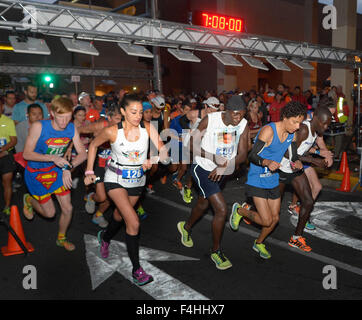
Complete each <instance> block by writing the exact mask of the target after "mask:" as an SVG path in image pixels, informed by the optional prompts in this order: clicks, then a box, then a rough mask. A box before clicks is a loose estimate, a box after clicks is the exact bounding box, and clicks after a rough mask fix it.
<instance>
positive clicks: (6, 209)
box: [3, 207, 10, 216]
mask: <svg viewBox="0 0 362 320" xmlns="http://www.w3.org/2000/svg"><path fill="white" fill-rule="evenodd" d="M3 213H5V214H6V215H8V216H10V207H5V208H4V209H3Z"/></svg>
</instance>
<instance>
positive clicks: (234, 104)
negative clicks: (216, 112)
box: [226, 95, 246, 111]
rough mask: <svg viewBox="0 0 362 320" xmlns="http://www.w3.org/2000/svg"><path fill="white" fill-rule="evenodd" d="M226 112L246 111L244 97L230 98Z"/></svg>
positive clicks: (235, 96)
mask: <svg viewBox="0 0 362 320" xmlns="http://www.w3.org/2000/svg"><path fill="white" fill-rule="evenodd" d="M226 110H232V111H240V110H246V104H245V101H244V99H243V98H242V96H240V95H234V96H232V97H230V99H229V100H228V102H227V104H226Z"/></svg>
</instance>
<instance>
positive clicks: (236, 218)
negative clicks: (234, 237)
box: [229, 202, 243, 231]
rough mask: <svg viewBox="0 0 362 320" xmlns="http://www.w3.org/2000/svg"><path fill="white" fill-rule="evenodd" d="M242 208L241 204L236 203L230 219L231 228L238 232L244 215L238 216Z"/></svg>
mask: <svg viewBox="0 0 362 320" xmlns="http://www.w3.org/2000/svg"><path fill="white" fill-rule="evenodd" d="M239 208H241V205H240V203H237V202H235V203H234V204H233V207H232V209H231V215H230V219H229V224H230V228H231V229H233V230H234V231H236V230H238V228H239V224H240V220H241V219H242V217H243V216H242V215H240V214H238V209H239Z"/></svg>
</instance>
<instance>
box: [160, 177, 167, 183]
mask: <svg viewBox="0 0 362 320" xmlns="http://www.w3.org/2000/svg"><path fill="white" fill-rule="evenodd" d="M160 181H161V183H162V184H166V182H167V176H163V177H162V178H161V179H160Z"/></svg>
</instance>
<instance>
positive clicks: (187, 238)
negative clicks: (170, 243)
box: [177, 221, 194, 248]
mask: <svg viewBox="0 0 362 320" xmlns="http://www.w3.org/2000/svg"><path fill="white" fill-rule="evenodd" d="M177 229H178V231H179V232H180V233H181V243H182V244H183V245H184V246H185V247H188V248H191V247H193V245H194V242H193V241H192V239H191V232H188V231H186V230H185V221H180V222H179V223H178V224H177Z"/></svg>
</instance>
